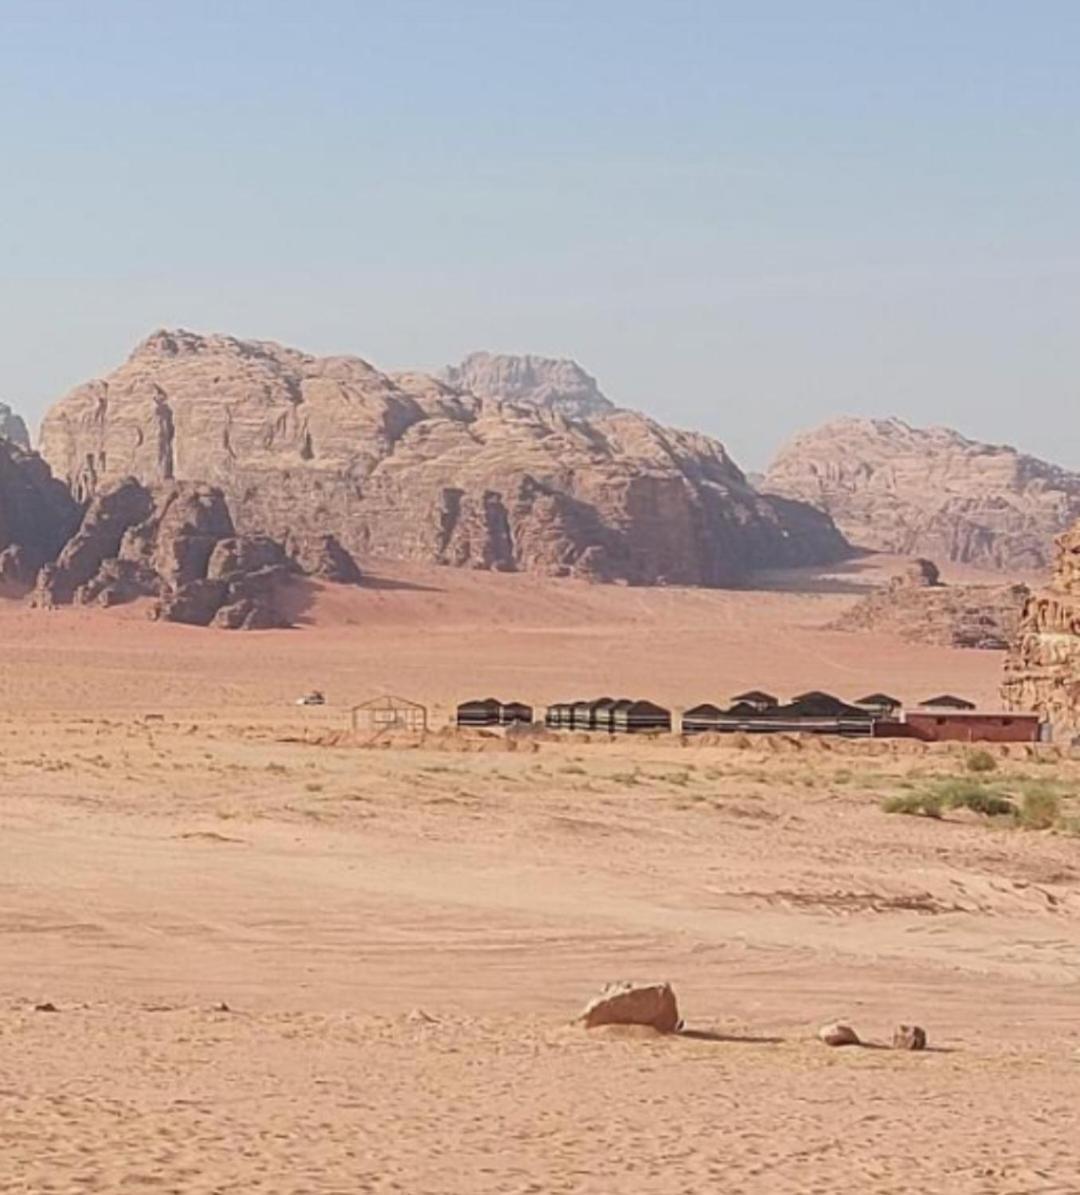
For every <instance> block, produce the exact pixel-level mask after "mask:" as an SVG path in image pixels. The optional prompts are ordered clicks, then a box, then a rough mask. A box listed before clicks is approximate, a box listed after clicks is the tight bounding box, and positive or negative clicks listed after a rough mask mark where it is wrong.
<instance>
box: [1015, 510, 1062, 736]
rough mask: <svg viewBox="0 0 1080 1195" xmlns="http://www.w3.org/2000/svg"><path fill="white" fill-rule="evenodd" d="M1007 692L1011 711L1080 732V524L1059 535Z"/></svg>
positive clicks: (1018, 642)
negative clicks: (1050, 573)
mask: <svg viewBox="0 0 1080 1195" xmlns="http://www.w3.org/2000/svg"><path fill="white" fill-rule="evenodd" d="M1002 693H1003V696H1004V698H1005V702H1006V705H1007V706H1008V707H1009V708H1010V709H1020V710H1035V711H1037V712H1038V713H1040V714H1042V715H1043V716H1044V717H1045V718H1048V719H1049V720H1050V721H1052V722H1055V723H1058V724H1059V725H1061V726H1064V727H1069V728H1071V729H1072V730H1080V523H1077V525H1076V526H1075V527H1073V528H1072V530H1071V531H1069V532H1067V533H1066V534H1065V535H1062V536H1060V537H1059V539H1058V541H1057V552H1056V559H1055V562H1054V572H1053V578H1052V581H1051V584H1050V585H1049V586H1048V587H1047V588H1046V589H1043V590H1041V591H1039V592H1037V593H1035V594H1033V595H1032V596H1031V597H1030V598H1029V599H1028V602H1027V605H1026V606H1025V607H1024V613H1023V617H1022V619H1021V622H1020V630H1019V633H1018V634H1017V636H1016V639H1015V641H1014V643H1013V646H1012V649H1011V650H1010V652H1009V655H1008V657H1007V659H1006V662H1005V681H1004V684H1003V686H1002Z"/></svg>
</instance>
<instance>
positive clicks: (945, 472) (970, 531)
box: [763, 419, 1080, 572]
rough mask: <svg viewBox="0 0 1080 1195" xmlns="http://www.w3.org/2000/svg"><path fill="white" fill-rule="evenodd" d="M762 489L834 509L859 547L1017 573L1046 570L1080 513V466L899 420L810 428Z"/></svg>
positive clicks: (792, 445)
mask: <svg viewBox="0 0 1080 1195" xmlns="http://www.w3.org/2000/svg"><path fill="white" fill-rule="evenodd" d="M763 486H764V488H765V489H766V490H767V491H769V492H770V493H775V494H784V495H786V496H787V497H789V498H796V499H799V500H800V501H802V502H809V503H811V504H812V505H814V506H816V507H818V508H819V509H821V510H823V511H825V512H827V513H828V514H829V515H831V516H832V518H833V519H834V520H835V522H836V524H837V526H838V527H839V528H840V530H841V531H842V532H843V533H844V534H845V535H846V536H847V538H848V539H849V540H850V541H851V542H852V543H853V544H856V545H857V546H859V547H862V548H869V549H872V550H874V551H879V552H895V553H899V554H901V555H905V556H910V555H920V556H928V557H931V558H933V559H936V560H948V561H954V562H957V563H962V564H970V565H974V566H977V567H980V568H989V569H1002V570H1006V571H1010V572H1017V571H1022V570H1037V569H1044V568H1046V567H1047V566H1048V565H1049V564H1050V560H1051V556H1052V551H1053V541H1054V537H1055V536H1056V535H1058V534H1059V533H1061V532H1062V531H1064V530H1065V529H1066V528H1067V527H1069V526H1070V525H1071V524H1072V522H1073V521H1074V520H1076V519H1078V518H1080V473H1075V472H1070V471H1069V470H1067V469H1062V468H1059V467H1058V466H1057V465H1053V464H1050V463H1048V462H1046V461H1042V460H1039V459H1037V458H1036V457H1032V456H1027V455H1025V454H1024V453H1022V452H1018V451H1017V450H1016V449H1015V448H1009V447H1005V446H1002V445H994V444H980V443H978V442H976V441H974V440H969V439H967V438H966V437H964V436H962V435H960V434H959V433H958V432H955V431H951V430H950V429H948V428H943V427H932V428H916V427H909V426H908V424H906V423H904V422H902V421H901V420H899V419H837V420H835V421H833V422H831V423H826V424H824V425H823V426H821V427H819V428H816V429H815V430H813V431H810V432H804V433H803V434H801V435H799V436H796V437H795V438H794V439H793V440H792V441H791V442H790V443H789V444H788V445H787V446H786V447H785V448H784V449H783V450H782V451H781V452H780V453H779V455H778V456H777V457H776V459H775V460H774V461H773V463H772V464H771V465H770V466H769V469H768V472H767V473H766V476H765V480H764V482H763Z"/></svg>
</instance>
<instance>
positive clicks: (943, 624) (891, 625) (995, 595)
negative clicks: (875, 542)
mask: <svg viewBox="0 0 1080 1195" xmlns="http://www.w3.org/2000/svg"><path fill="white" fill-rule="evenodd" d="M1028 595H1029V590H1028V589H1027V587H1026V586H1025V585H943V584H942V583H941V581H940V579H939V573H938V568H937V565H935V564H934V563H933V562H932V561H930V560H915V561H913V562H912V563H911V564H910V565H909V566H908V567H907V568H906V569H905V570H904V571H903V573H901V574H899V575H897V576H895V577H892V578H891V579H890V581H889V584H888V585H887V586H886V587H885V588H884V589H878V590H875V591H874V592H872V593H869V594H867V595H866V597H864V598H862V599H861V600H860V601H858V602H856V603H855V605H854V606H852V607H851V609H850V610H848V611H847V612H846V613H845V614H843V615H842V616H841V617H840V618H838V619H837V620H836V621H835V622H834V623H833V624H832V625H831V627H830V629H831V630H839V631H880V632H884V633H885V634H889V635H898V636H899V637H900V638H901V639H905V640H907V642H909V643H928V644H932V645H934V646H938V647H971V648H982V649H985V650H991V651H1002V650H1004V649H1005V648H1007V647H1008V646H1009V644H1010V643H1011V642H1012V641H1013V639H1014V638H1015V636H1016V632H1017V628H1018V627H1019V625H1020V612H1021V610H1022V609H1023V607H1024V602H1025V601H1026V600H1027V598H1028Z"/></svg>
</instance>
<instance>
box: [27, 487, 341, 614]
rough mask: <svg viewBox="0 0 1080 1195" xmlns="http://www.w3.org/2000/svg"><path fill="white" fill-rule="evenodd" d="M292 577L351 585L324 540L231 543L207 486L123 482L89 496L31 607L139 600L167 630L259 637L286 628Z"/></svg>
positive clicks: (227, 519)
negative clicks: (175, 625) (284, 603)
mask: <svg viewBox="0 0 1080 1195" xmlns="http://www.w3.org/2000/svg"><path fill="white" fill-rule="evenodd" d="M320 566H323V567H320ZM301 571H304V572H308V573H318V574H319V575H324V576H327V577H329V578H330V579H333V580H355V579H356V574H355V565H354V564H353V562H352V560H351V558H350V557H348V556H347V554H345V553H344V552H343V551H342V549H341V548H340V545H338V544H337V543H336V541H334V540H333V539H332V538H331V537H323V539H322V540H321V541H320V542H318V543H317V544H315V545H308V544H304V543H297V544H295V545H294V550H293V551H292V552H290V551H288V550H287V549H286V547H285V546H284V545H283V544H280V543H278V542H277V541H276V540H273V539H270V538H269V537H268V536H259V535H249V536H241V535H237V533H236V529H235V527H234V526H233V521H232V518H231V516H230V514H229V509H228V507H227V505H226V503H225V497H224V495H223V494H222V492H221V490H219V489H216V488H215V487H213V486H208V485H203V484H200V483H196V482H176V481H171V482H161V483H158V484H156V485H150V486H147V485H143V484H142V483H141V482H138V481H136V480H134V479H133V478H127V479H125V480H123V481H121V482H119V483H117V484H116V485H111V486H106V487H102V488H101V489H100V490H99V491H98V492H97V493H96V494H95V495H94V496H93V498H92V499H91V500H90V502H89V504H88V506H87V508H86V511H85V513H84V514H83V517H82V520H81V522H80V524H79V527H78V529H77V530H76V531H75V533H74V534H73V535H72V536H71V538H70V539H69V540H68V541H67V543H66V544H65V545H64V546H63V548H62V549H61V550H60V552H59V554H58V555H57V557H56V559H55V560H54V561H51V562H49V563H46V564H45V565H44V566H43V567H42V568H41V571H40V573H39V574H38V577H37V585H36V589H35V591H34V594H33V601H34V604H35V605H38V606H44V607H51V606H57V605H69V604H77V605H99V606H114V605H118V604H121V603H123V602H128V601H132V600H134V599H135V598H139V597H148V598H154V599H156V601H155V603H154V604H153V606H152V611H151V612H152V614H153V616H154V617H157V618H161V619H165V620H167V621H171V622H186V623H191V624H194V625H197V626H209V625H210V624H214V625H216V626H221V627H226V628H230V629H236V628H242V629H263V628H268V627H277V626H284V625H287V619H286V618H285V617H284V616H283V615H282V613H281V610H280V604H279V600H278V599H279V596H280V593H281V588H282V586H283V585H284V584H285V583H286V582H287V581H288V580H289V579H290V578H291V577H292V576H294V575H296V574H298V573H300V572H301ZM345 574H348V576H346V575H345Z"/></svg>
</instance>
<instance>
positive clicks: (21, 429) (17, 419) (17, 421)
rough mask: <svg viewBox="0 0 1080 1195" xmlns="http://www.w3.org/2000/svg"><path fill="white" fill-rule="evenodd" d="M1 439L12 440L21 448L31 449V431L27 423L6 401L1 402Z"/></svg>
mask: <svg viewBox="0 0 1080 1195" xmlns="http://www.w3.org/2000/svg"><path fill="white" fill-rule="evenodd" d="M0 440H10V441H11V443H12V444H16V445H18V447H19V448H24V449H26V450H27V451H28V452H29V450H30V433H29V431H27V428H26V424H25V423H24V422H23V419H22V417H21V416H20V415H16V414H15V412H14V411H13V410H12V409H11V408H10V407H9V406H8V405H7V403H6V402H0Z"/></svg>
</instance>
